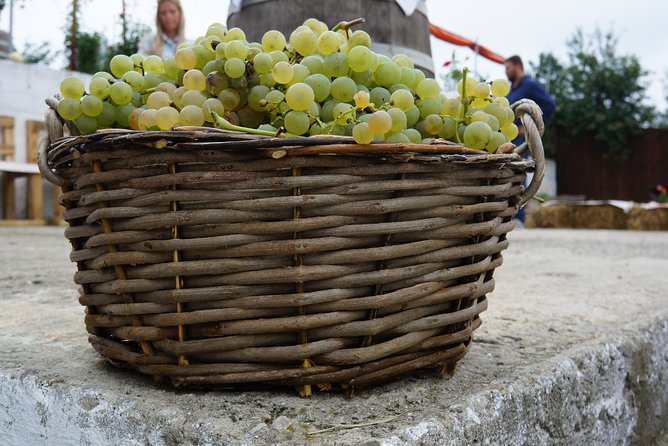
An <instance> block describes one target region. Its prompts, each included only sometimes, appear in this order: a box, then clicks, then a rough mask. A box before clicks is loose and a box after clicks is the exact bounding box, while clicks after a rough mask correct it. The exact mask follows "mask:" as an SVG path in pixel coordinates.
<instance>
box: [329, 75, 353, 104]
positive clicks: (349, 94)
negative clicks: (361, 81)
mask: <svg viewBox="0 0 668 446" xmlns="http://www.w3.org/2000/svg"><path fill="white" fill-rule="evenodd" d="M355 93H357V84H356V83H355V81H354V80H352V79H351V78H349V77H347V76H343V77H338V78H336V79H334V81H333V82H332V89H331V95H332V97H333V98H334V99H336V100H338V101H341V102H351V101H352V100H353V97H354V96H355Z"/></svg>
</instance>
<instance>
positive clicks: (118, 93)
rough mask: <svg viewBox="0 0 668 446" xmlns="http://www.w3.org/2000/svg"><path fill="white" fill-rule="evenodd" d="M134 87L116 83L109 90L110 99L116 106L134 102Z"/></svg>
mask: <svg viewBox="0 0 668 446" xmlns="http://www.w3.org/2000/svg"><path fill="white" fill-rule="evenodd" d="M132 96H133V93H132V87H131V86H129V85H128V84H126V83H125V82H116V83H114V84H113V85H112V86H111V88H110V89H109V97H111V100H112V101H114V103H115V104H116V105H124V104H127V103H128V102H130V101H132Z"/></svg>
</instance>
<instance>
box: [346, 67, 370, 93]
mask: <svg viewBox="0 0 668 446" xmlns="http://www.w3.org/2000/svg"><path fill="white" fill-rule="evenodd" d="M350 77H352V79H353V80H354V81H355V83H356V84H357V85H364V87H365V88H367V89H368V88H369V87H370V86H371V85H374V86H375V83H374V80H373V71H371V70H370V69H369V70H365V71H360V72H359V73H357V72H355V71H353V72H352V73H351V75H350Z"/></svg>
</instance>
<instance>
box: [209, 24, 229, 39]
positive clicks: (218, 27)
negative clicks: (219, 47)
mask: <svg viewBox="0 0 668 446" xmlns="http://www.w3.org/2000/svg"><path fill="white" fill-rule="evenodd" d="M225 34H227V27H226V26H225V25H223V24H222V23H213V24H211V25H209V27H208V28H207V30H206V34H205V35H206V36H207V37H209V36H215V37H218V39H223V38H224V37H225Z"/></svg>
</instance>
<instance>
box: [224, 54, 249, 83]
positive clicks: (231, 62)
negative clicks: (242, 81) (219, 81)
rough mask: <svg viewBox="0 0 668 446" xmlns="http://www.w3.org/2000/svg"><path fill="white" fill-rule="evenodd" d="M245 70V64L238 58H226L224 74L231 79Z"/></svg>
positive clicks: (242, 73) (241, 74) (239, 75)
mask: <svg viewBox="0 0 668 446" xmlns="http://www.w3.org/2000/svg"><path fill="white" fill-rule="evenodd" d="M245 71H246V64H245V63H244V61H243V60H241V59H239V58H236V57H235V58H234V59H227V62H225V74H227V75H228V76H229V77H231V78H233V79H237V78H240V77H241V76H243V75H244V72H245Z"/></svg>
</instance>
